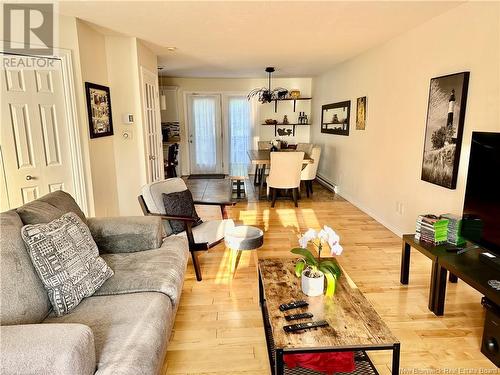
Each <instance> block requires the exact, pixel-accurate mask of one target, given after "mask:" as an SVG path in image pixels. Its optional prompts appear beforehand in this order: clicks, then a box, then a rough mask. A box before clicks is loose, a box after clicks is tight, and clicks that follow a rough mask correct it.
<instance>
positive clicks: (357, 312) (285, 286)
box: [259, 259, 400, 375]
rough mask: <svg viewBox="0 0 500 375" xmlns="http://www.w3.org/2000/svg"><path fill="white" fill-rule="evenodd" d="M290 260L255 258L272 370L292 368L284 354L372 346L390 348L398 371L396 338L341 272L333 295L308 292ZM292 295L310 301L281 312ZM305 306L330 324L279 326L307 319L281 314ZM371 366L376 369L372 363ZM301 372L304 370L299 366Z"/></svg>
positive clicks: (376, 348) (283, 370)
mask: <svg viewBox="0 0 500 375" xmlns="http://www.w3.org/2000/svg"><path fill="white" fill-rule="evenodd" d="M294 265H295V260H292V259H287V260H282V259H265V260H259V299H260V305H261V309H262V317H263V320H264V328H265V330H266V340H267V347H268V352H269V360H270V363H271V370H272V373H273V374H280V375H281V374H285V370H286V373H287V374H288V373H292V372H291V371H290V369H287V368H285V364H284V361H283V356H284V355H286V354H298V353H321V352H340V351H354V352H362V353H363V354H364V352H365V351H370V350H392V352H393V354H392V373H393V374H398V373H399V355H400V343H399V341H398V340H397V339H396V337H394V336H393V334H392V333H391V331H390V330H389V328H388V327H387V325H386V324H385V322H384V321H383V320H382V319H381V318H380V316H379V315H378V314H377V312H376V311H375V309H374V308H373V306H372V305H371V304H370V302H368V300H367V299H366V298H365V296H364V295H363V293H361V292H360V291H359V289H358V288H357V287H356V285H355V284H354V283H353V282H352V280H350V279H349V277H348V276H347V275H346V274H345V272H344V274H343V275H342V276H341V277H340V278H339V280H338V281H337V287H336V292H335V295H334V297H332V298H329V297H324V296H319V297H308V296H306V295H305V294H303V293H302V292H301V289H300V279H299V278H297V277H296V276H295V273H294ZM293 300H305V301H307V302H308V303H309V306H308V307H305V308H301V309H294V310H289V311H288V312H285V313H284V312H281V311H280V310H279V305H281V304H282V303H288V302H290V301H293ZM306 311H307V312H310V313H312V314H314V317H313V318H312V320H313V321H316V320H322V319H324V320H326V321H328V323H329V324H330V325H329V326H327V327H321V328H316V329H312V330H307V331H302V332H300V333H286V332H285V331H284V330H283V326H285V325H288V324H292V323H299V322H304V321H311V319H305V320H295V321H293V322H292V323H290V322H287V321H286V320H285V318H284V316H285V315H290V314H293V313H299V312H306ZM370 365H371V362H370ZM371 366H372V368H373V365H371ZM373 371H375V372H372V373H376V370H375V369H374V368H373ZM301 373H304V372H303V369H301ZM309 373H314V372H312V371H311V372H309ZM358 373H364V374H368V373H369V372H367V371H363V372H358Z"/></svg>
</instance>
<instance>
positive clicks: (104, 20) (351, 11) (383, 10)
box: [59, 1, 461, 78]
mask: <svg viewBox="0 0 500 375" xmlns="http://www.w3.org/2000/svg"><path fill="white" fill-rule="evenodd" d="M460 3H461V2H457V1H420V2H413V1H397V2H396V1H363V2H359V1H357V2H356V1H341V2H333V1H330V2H315V1H304V2H297V1H249V2H243V1H231V2H229V1H226V2H215V1H202V2H198V1H127V2H124V1H120V2H117V1H94V2H92V1H62V2H60V3H59V12H60V13H62V14H66V15H72V16H76V17H78V18H80V19H83V20H85V21H89V22H92V23H94V24H96V25H98V26H102V27H105V29H101V30H106V29H109V30H110V31H109V32H118V33H121V34H125V35H129V36H135V37H138V38H140V39H142V40H143V41H144V42H145V43H146V44H147V45H148V46H149V47H150V48H151V49H152V50H153V51H154V52H155V53H156V54H158V56H159V65H161V66H163V67H164V69H163V70H162V71H161V74H162V75H169V76H175V77H228V78H229V77H231V78H233V77H262V76H263V75H264V68H265V67H266V66H276V68H277V72H276V73H277V74H276V75H277V76H282V77H292V76H294V77H310V76H315V75H317V74H320V73H322V72H324V71H326V70H328V69H329V68H331V67H332V66H333V65H335V64H337V63H339V62H342V61H344V60H347V59H349V58H352V57H354V56H356V55H358V54H360V53H362V52H363V51H366V50H368V49H370V48H372V47H375V46H377V45H379V44H381V43H383V42H385V41H387V40H389V39H391V38H393V37H395V36H397V35H398V34H401V33H403V32H405V31H407V30H409V29H412V28H414V27H415V26H417V25H419V24H422V23H424V22H426V21H427V20H429V19H431V18H433V17H436V16H437V15H439V14H441V13H444V12H446V11H448V10H450V9H452V8H453V7H456V6H457V5H459V4H460ZM171 46H174V47H177V49H176V50H175V51H173V52H172V51H169V50H167V47H171Z"/></svg>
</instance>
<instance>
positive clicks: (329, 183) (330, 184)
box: [316, 174, 337, 193]
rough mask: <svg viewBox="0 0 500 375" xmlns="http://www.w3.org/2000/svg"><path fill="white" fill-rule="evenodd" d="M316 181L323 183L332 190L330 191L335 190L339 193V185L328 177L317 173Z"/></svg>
mask: <svg viewBox="0 0 500 375" xmlns="http://www.w3.org/2000/svg"><path fill="white" fill-rule="evenodd" d="M316 181H317V182H318V183H319V184H320V185H322V186H323V187H325V188H326V189H328V190H330V191H333V192H334V193H337V185H335V184H334V183H333V182H332V181H330V180H329V179H328V178H326V177H324V176H322V175H320V174H316Z"/></svg>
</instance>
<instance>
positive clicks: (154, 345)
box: [45, 293, 174, 375]
mask: <svg viewBox="0 0 500 375" xmlns="http://www.w3.org/2000/svg"><path fill="white" fill-rule="evenodd" d="M45 322H47V323H81V324H85V325H87V326H89V327H90V328H91V329H92V332H93V333H94V338H95V348H96V358H97V372H96V374H98V375H108V374H109V375H116V374H119V375H138V374H158V373H160V369H161V366H162V364H163V359H164V358H165V352H166V346H167V340H168V337H169V336H170V332H171V329H172V325H173V322H174V311H173V308H172V304H171V303H170V300H169V298H168V297H166V296H165V295H164V294H162V293H130V294H121V295H116V296H99V297H96V296H92V297H90V298H86V299H85V300H83V301H82V303H80V304H79V305H78V307H77V308H76V309H75V310H74V311H73V312H72V313H71V314H68V315H64V316H62V317H60V318H57V317H54V316H52V315H51V316H49V317H48V318H47V319H46V321H45ZM54 374H56V373H54Z"/></svg>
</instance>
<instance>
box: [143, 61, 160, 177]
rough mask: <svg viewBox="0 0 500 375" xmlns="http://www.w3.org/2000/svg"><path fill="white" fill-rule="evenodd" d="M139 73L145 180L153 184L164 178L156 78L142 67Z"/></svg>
mask: <svg viewBox="0 0 500 375" xmlns="http://www.w3.org/2000/svg"><path fill="white" fill-rule="evenodd" d="M141 71H142V99H143V100H142V101H143V106H144V109H143V110H144V133H145V138H146V162H147V163H146V165H147V178H148V182H155V181H159V180H163V179H164V176H165V173H164V172H163V148H162V136H161V122H160V106H159V98H158V97H159V95H158V92H159V90H158V77H157V76H156V75H155V74H154V73H152V72H150V71H149V70H147V69H144V68H143V67H141Z"/></svg>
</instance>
